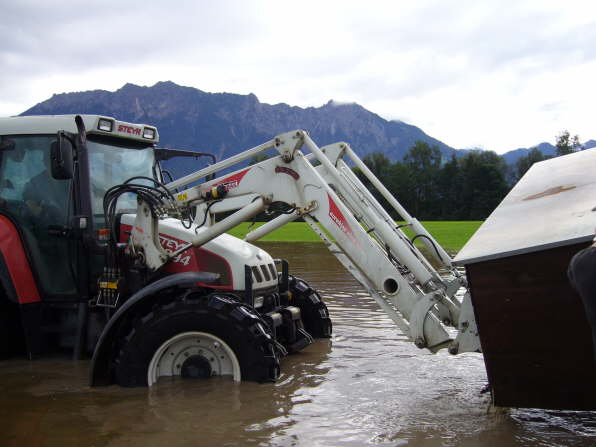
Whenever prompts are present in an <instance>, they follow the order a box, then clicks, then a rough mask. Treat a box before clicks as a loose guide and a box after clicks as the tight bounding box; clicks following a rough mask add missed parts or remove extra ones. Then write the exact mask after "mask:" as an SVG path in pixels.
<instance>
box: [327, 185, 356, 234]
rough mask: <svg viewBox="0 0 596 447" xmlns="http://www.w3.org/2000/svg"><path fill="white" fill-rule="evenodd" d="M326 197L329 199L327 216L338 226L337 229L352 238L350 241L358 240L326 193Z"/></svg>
mask: <svg viewBox="0 0 596 447" xmlns="http://www.w3.org/2000/svg"><path fill="white" fill-rule="evenodd" d="M327 198H328V199H329V217H330V218H331V220H332V221H333V222H334V223H335V224H336V225H337V226H338V227H339V229H340V230H341V231H342V232H343V233H344V234H345V235H346V236H348V237H349V238H350V239H351V240H352V242H355V243H357V242H358V241H357V239H356V236H355V235H354V231H352V227H351V226H350V224H349V223H348V221H347V220H346V217H345V216H344V215H343V213H342V212H341V210H340V209H339V207H338V206H337V205H336V204H335V202H334V201H333V199H332V198H331V196H330V195H329V194H327Z"/></svg>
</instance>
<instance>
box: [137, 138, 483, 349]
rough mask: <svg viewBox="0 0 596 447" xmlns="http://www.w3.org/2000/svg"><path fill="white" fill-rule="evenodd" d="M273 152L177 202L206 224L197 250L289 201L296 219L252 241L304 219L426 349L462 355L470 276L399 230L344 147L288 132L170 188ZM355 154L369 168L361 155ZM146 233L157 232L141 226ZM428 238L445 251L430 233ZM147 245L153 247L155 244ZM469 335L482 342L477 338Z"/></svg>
mask: <svg viewBox="0 0 596 447" xmlns="http://www.w3.org/2000/svg"><path fill="white" fill-rule="evenodd" d="M342 144H343V143H342ZM270 149H275V150H277V152H278V153H279V155H278V156H275V157H273V158H270V159H268V160H265V161H262V162H260V163H258V164H255V165H252V166H249V167H245V168H242V169H239V170H237V171H235V172H232V173H230V174H226V175H223V176H221V177H219V178H216V179H213V180H209V181H207V182H205V183H202V184H200V185H198V186H193V187H190V188H187V189H184V190H182V191H181V192H179V193H177V194H175V197H176V202H177V206H179V207H180V208H184V207H190V206H196V209H197V218H196V221H203V222H205V225H204V227H203V228H201V229H200V231H197V232H196V235H195V236H194V238H193V239H192V241H191V242H190V243H189V245H188V247H190V246H191V245H193V246H200V245H202V244H204V243H206V242H207V241H209V240H211V239H213V238H215V237H217V236H218V235H220V234H222V233H223V232H225V231H227V230H228V229H230V228H232V227H233V226H235V225H237V224H238V223H240V222H242V221H244V220H247V219H249V218H250V217H252V216H254V215H256V214H257V213H259V212H261V211H262V210H264V209H266V208H267V207H268V206H269V205H270V204H271V203H274V202H283V203H285V204H287V205H289V206H290V207H291V208H292V212H290V213H289V214H284V215H282V216H280V217H278V218H277V219H274V220H273V221H271V222H269V223H267V224H265V225H263V226H262V227H260V228H259V229H258V230H256V231H254V232H252V233H249V234H248V235H247V237H246V239H247V240H249V241H251V240H256V239H258V238H260V237H262V235H264V234H266V233H267V232H270V231H273V230H274V229H275V228H278V227H280V226H282V225H284V224H285V223H287V222H290V221H292V220H294V219H296V218H298V217H303V218H304V219H305V220H306V222H308V224H309V225H310V226H311V227H312V228H313V230H314V231H315V232H316V233H317V234H318V235H319V236H320V237H321V239H323V241H324V242H325V243H326V245H327V247H328V248H329V249H330V251H331V252H332V253H333V254H334V255H335V256H336V257H337V258H338V259H339V260H340V262H341V263H342V264H343V265H344V266H345V267H346V268H347V269H348V271H349V272H350V273H352V275H353V276H354V277H355V278H356V279H357V280H358V281H359V282H360V283H361V284H362V285H363V286H364V287H365V288H366V289H367V290H368V291H369V293H370V294H371V296H372V297H373V298H374V299H375V300H376V301H377V303H378V304H379V305H380V306H381V308H382V309H383V310H384V311H385V312H386V313H387V314H388V315H389V316H390V318H392V320H393V321H395V323H396V324H397V325H398V326H399V327H400V329H401V330H402V331H403V332H404V333H405V334H406V335H407V336H408V337H410V339H411V340H412V341H413V342H414V343H415V344H416V345H417V346H418V347H420V348H428V349H429V350H431V351H433V352H435V351H437V350H438V349H441V348H444V347H450V351H451V352H454V353H455V352H461V350H459V349H457V348H458V346H459V345H460V343H458V342H456V343H453V339H452V338H451V337H450V335H449V333H448V332H447V331H446V329H445V327H444V326H443V321H442V320H445V321H451V322H453V323H455V324H457V323H458V320H459V315H460V303H459V301H458V300H457V299H455V298H454V296H453V295H454V293H455V292H454V289H455V290H457V289H459V286H461V285H465V278H462V277H461V275H459V273H457V272H454V273H453V274H452V275H451V278H450V279H449V280H447V281H446V280H444V279H443V278H442V277H441V275H439V274H438V273H437V271H436V270H435V269H434V268H433V267H432V266H431V265H430V263H428V261H426V259H425V258H424V256H422V255H421V254H420V253H419V252H418V250H417V249H416V248H415V247H414V245H413V244H411V243H410V242H409V240H408V239H407V238H406V236H405V235H404V234H403V233H402V232H401V230H400V229H399V228H397V227H396V225H395V223H394V221H393V220H392V219H391V217H390V215H389V213H387V212H386V211H385V210H384V209H383V208H382V207H381V205H380V204H379V203H378V202H377V201H376V200H375V199H374V197H373V196H372V195H371V194H370V193H369V192H368V191H367V190H366V188H365V187H364V185H362V183H361V182H360V181H359V180H358V178H357V177H356V176H355V175H354V174H353V173H352V172H351V170H350V169H349V168H348V167H347V165H346V164H345V163H344V162H343V161H341V160H339V155H341V153H345V152H346V150H345V147H340V146H337V147H328V148H327V149H326V152H327V154H325V153H324V152H323V151H322V150H321V149H320V148H319V147H318V146H317V145H316V144H315V143H314V142H313V141H312V140H311V138H310V137H309V136H308V134H307V133H306V132H304V131H293V132H288V133H285V134H282V135H280V136H278V137H276V138H275V139H273V140H271V141H269V142H267V143H264V144H263V145H260V146H258V147H256V148H253V149H250V150H248V151H245V152H243V153H241V154H239V155H237V156H235V157H232V158H230V159H227V160H224V161H222V162H220V163H216V164H215V165H212V166H210V167H208V168H206V169H203V170H201V171H198V172H197V173H194V174H191V175H189V176H186V177H183V178H181V179H178V180H176V181H174V182H172V183H169V184H168V185H166V186H167V188H168V189H170V190H171V191H173V190H174V189H178V190H180V189H181V188H184V186H186V185H188V184H190V183H192V182H195V181H197V180H199V179H201V178H205V177H207V176H208V175H209V174H211V173H212V172H215V171H221V170H222V169H227V168H229V167H231V166H233V165H235V164H237V163H240V162H242V161H244V160H246V159H249V158H251V157H253V156H254V155H256V154H258V153H260V152H263V151H266V150H270ZM301 149H307V150H308V151H309V152H310V154H308V156H305V155H304V154H303V152H302V151H301ZM350 151H351V150H350ZM351 155H352V156H354V157H355V158H356V159H357V160H358V161H360V159H359V158H357V157H356V156H355V154H353V152H352V153H351ZM313 157H314V158H316V159H317V160H318V161H319V162H320V165H319V166H317V167H315V166H313V164H312V163H311V162H310V161H309V158H313ZM362 165H364V164H362ZM371 175H372V174H371ZM377 181H378V180H377ZM387 193H388V192H387ZM394 200H395V199H394ZM395 202H397V201H396V200H395ZM230 209H240V210H239V211H237V212H236V213H234V214H232V215H231V216H228V217H226V218H225V219H223V220H221V221H219V222H217V223H215V222H214V221H210V219H209V216H210V215H211V214H213V213H215V212H217V211H228V210H230ZM404 211H405V210H404ZM147 218H151V217H147V213H144V214H143V213H137V220H139V219H140V220H143V219H147ZM410 220H412V218H410ZM416 222H417V221H416ZM138 226H139V228H145V229H150V228H154V226H151V225H147V224H142V222H139V225H138ZM416 231H418V230H416ZM424 231H426V230H424ZM419 234H420V233H419ZM425 234H427V233H425ZM426 237H427V238H429V240H431V241H432V244H433V246H435V247H438V244H437V243H436V241H434V240H432V239H431V237H430V235H427V236H426ZM144 240H145V241H147V242H150V241H151V238H148V237H145V239H144ZM186 248H187V247H186ZM186 248H185V247H183V248H181V249H180V250H179V252H176V253H172V254H171V256H175V255H177V254H178V253H180V252H182V251H184V250H185V249H186ZM441 250H442V249H441ZM436 252H437V255H438V256H439V257H440V258H441V259H442V262H443V264H444V265H446V266H447V267H450V259H449V257H448V255H447V254H446V253H444V251H443V252H441V251H439V250H438V249H437V250H436ZM155 267H158V265H156V266H155ZM452 283H453V284H456V285H457V287H455V286H454V285H453V284H452ZM469 314H470V312H467V313H466V315H469ZM472 318H473V312H472ZM460 326H461V325H460ZM467 327H468V326H466V328H467ZM474 327H475V326H474ZM467 332H468V335H469V334H472V338H474V337H473V335H474V334H473V331H472V330H468V331H467ZM476 339H477V335H476ZM468 345H469V347H470V348H472V349H469V350H477V349H478V348H479V346H478V344H477V343H476V344H474V343H471V344H468Z"/></svg>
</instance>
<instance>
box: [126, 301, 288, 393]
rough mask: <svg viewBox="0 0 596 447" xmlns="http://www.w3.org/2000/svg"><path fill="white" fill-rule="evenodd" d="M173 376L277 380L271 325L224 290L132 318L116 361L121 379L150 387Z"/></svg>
mask: <svg viewBox="0 0 596 447" xmlns="http://www.w3.org/2000/svg"><path fill="white" fill-rule="evenodd" d="M172 376H181V377H184V378H208V377H212V376H230V377H232V378H233V379H234V380H236V381H240V380H249V381H257V382H268V381H275V380H276V379H277V377H278V376H279V361H278V358H277V354H276V350H275V343H274V340H273V338H272V336H271V334H270V332H269V329H268V326H267V324H266V323H265V322H264V321H263V320H262V319H261V318H260V317H259V316H258V315H257V314H256V313H255V312H254V311H253V310H252V309H251V308H250V307H248V306H246V305H244V304H243V303H240V302H238V301H237V300H235V299H233V298H231V297H229V296H226V295H223V294H211V295H207V296H195V297H193V296H192V295H191V296H190V297H188V296H187V297H185V299H183V300H182V299H180V300H177V301H174V302H172V303H170V304H168V305H165V306H162V307H160V306H155V307H154V310H153V311H152V312H151V313H149V314H148V315H145V316H143V317H142V318H139V319H137V320H136V321H135V322H133V329H132V330H131V331H130V333H129V334H128V336H127V337H125V342H124V344H123V346H122V347H121V350H120V353H119V355H118V357H117V359H116V379H117V381H118V383H119V384H120V385H122V386H144V385H149V386H151V385H153V384H154V383H155V382H157V381H158V380H159V378H160V377H172Z"/></svg>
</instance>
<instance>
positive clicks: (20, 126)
mask: <svg viewBox="0 0 596 447" xmlns="http://www.w3.org/2000/svg"><path fill="white" fill-rule="evenodd" d="M76 116H77V115H31V116H15V117H9V118H0V135H35V134H53V133H56V132H58V131H59V130H64V131H67V132H71V133H77V126H76V124H75V118H76ZM79 116H80V117H81V118H82V119H83V122H84V124H85V129H86V131H87V134H98V135H105V136H112V137H120V138H128V139H132V140H137V141H144V142H149V143H157V142H158V141H159V134H158V133H157V129H156V128H155V127H154V126H149V125H146V124H138V123H127V122H125V121H119V120H116V119H115V118H112V117H109V116H103V115H79ZM109 123H112V124H111V130H107V129H108V128H109V127H110V126H109ZM100 124H103V125H102V126H101V128H100ZM148 136H149V137H148Z"/></svg>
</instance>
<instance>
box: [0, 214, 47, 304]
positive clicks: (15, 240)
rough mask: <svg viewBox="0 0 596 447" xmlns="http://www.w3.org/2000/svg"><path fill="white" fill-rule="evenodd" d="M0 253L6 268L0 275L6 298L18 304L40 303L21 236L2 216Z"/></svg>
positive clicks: (9, 221) (8, 220) (0, 219)
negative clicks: (12, 299)
mask: <svg viewBox="0 0 596 447" xmlns="http://www.w3.org/2000/svg"><path fill="white" fill-rule="evenodd" d="M0 253H1V254H2V257H3V261H4V265H5V267H6V268H5V269H2V271H1V272H0V274H1V275H2V277H1V280H2V285H3V286H4V290H5V292H6V294H7V297H9V299H11V298H16V301H18V303H19V304H28V303H38V302H40V301H41V296H40V294H39V289H38V288H37V283H36V282H35V277H34V275H33V272H32V271H31V264H30V263H29V259H28V258H27V254H26V252H25V247H24V246H23V241H22V240H21V236H20V235H19V232H18V230H17V227H16V226H15V224H14V223H13V222H12V221H11V220H10V219H9V218H8V217H6V216H3V215H0ZM5 273H8V275H6V274H5ZM12 291H14V294H12V293H11V292H12Z"/></svg>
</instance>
